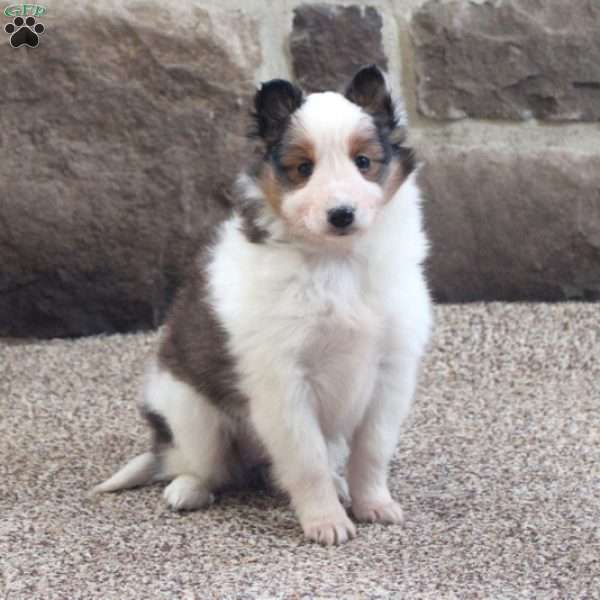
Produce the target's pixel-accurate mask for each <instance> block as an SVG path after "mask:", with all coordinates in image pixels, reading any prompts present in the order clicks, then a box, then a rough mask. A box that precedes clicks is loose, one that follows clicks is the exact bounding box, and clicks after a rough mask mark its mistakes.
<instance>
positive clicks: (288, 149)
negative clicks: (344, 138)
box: [279, 129, 316, 186]
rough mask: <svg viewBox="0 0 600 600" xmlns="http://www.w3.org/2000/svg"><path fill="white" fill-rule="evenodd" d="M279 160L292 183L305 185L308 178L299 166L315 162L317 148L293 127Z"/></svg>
mask: <svg viewBox="0 0 600 600" xmlns="http://www.w3.org/2000/svg"><path fill="white" fill-rule="evenodd" d="M279 162H280V164H281V167H282V168H283V170H284V171H285V174H286V177H287V179H288V181H289V182H290V183H291V184H292V185H294V186H301V185H304V184H305V183H306V181H307V180H308V178H307V177H304V176H303V175H301V173H300V172H299V171H298V167H299V166H300V165H301V164H302V163H305V162H310V163H311V164H312V165H314V164H315V162H316V158H315V149H314V146H313V144H312V142H311V141H310V140H309V139H307V138H306V137H304V136H302V134H301V133H299V132H297V131H294V130H293V129H292V130H291V131H290V134H289V138H288V139H287V140H284V143H283V146H282V151H281V154H280V156H279Z"/></svg>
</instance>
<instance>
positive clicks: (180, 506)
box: [163, 475, 215, 511]
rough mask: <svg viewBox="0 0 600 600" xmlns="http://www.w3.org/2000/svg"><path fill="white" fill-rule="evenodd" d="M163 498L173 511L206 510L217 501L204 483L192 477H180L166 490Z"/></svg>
mask: <svg viewBox="0 0 600 600" xmlns="http://www.w3.org/2000/svg"><path fill="white" fill-rule="evenodd" d="M163 496H164V498H165V500H166V502H167V506H168V507H169V508H170V509H171V510H177V511H180V510H196V509H198V508H205V507H206V506H209V505H210V504H212V503H213V502H214V500H215V497H214V495H213V494H211V493H210V491H209V490H207V489H206V487H205V486H204V485H203V484H202V482H201V481H200V480H199V479H197V478H196V477H193V476H191V475H179V477H176V478H175V479H173V481H171V483H170V484H169V485H168V486H167V487H166V488H165V491H164V493H163Z"/></svg>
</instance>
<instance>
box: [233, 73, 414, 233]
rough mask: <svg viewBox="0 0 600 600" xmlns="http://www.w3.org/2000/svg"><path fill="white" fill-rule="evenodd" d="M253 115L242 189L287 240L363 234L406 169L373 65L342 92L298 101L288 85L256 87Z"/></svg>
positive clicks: (400, 131) (389, 104)
mask: <svg viewBox="0 0 600 600" xmlns="http://www.w3.org/2000/svg"><path fill="white" fill-rule="evenodd" d="M254 116H255V120H256V135H257V137H258V138H259V140H260V142H261V145H262V149H263V154H262V160H261V161H260V164H259V165H258V166H257V167H256V168H255V169H254V171H253V174H252V175H249V176H247V177H246V179H245V181H246V184H247V187H248V188H252V189H253V190H254V192H255V195H259V196H260V201H261V202H263V203H265V206H264V209H265V210H267V211H268V212H269V213H271V214H272V215H273V216H274V218H276V219H277V220H278V221H280V224H282V225H283V227H284V228H285V230H286V232H287V233H288V234H289V235H291V236H292V237H296V238H301V239H303V240H304V241H310V243H313V244H318V243H319V242H333V243H337V244H343V243H348V241H349V240H351V239H352V238H353V237H355V236H356V235H359V234H360V233H361V232H364V231H366V230H368V229H369V227H370V226H371V225H372V223H373V222H374V220H375V218H376V216H377V214H378V212H379V211H380V210H381V208H382V207H383V206H384V205H385V204H386V203H387V202H389V201H390V199H391V198H392V197H393V196H394V194H395V193H396V191H397V190H398V188H399V187H400V186H401V185H402V183H403V182H404V180H405V179H406V177H407V176H408V175H409V174H410V172H411V171H412V170H413V168H414V159H413V155H412V152H411V151H410V149H408V148H406V147H405V146H404V142H405V130H404V128H403V126H402V125H401V123H400V119H399V115H398V111H397V109H396V106H395V104H394V102H393V100H392V97H391V95H390V92H389V90H388V88H387V85H386V81H385V78H384V76H383V74H382V72H381V71H380V70H379V69H378V68H377V67H376V66H369V67H365V68H363V69H361V70H360V71H359V72H358V73H357V74H356V75H355V76H354V78H353V79H352V81H351V82H350V84H349V85H348V87H347V89H346V93H345V94H338V93H335V92H324V93H316V94H311V95H309V96H307V97H304V95H303V94H302V92H301V90H299V89H298V88H297V87H295V86H294V85H292V84H291V83H289V82H288V81H284V80H281V79H275V80H272V81H269V82H267V83H264V84H263V85H262V86H261V88H260V90H259V91H258V92H257V93H256V97H255V115H254ZM256 192H258V193H256ZM261 212H262V211H261Z"/></svg>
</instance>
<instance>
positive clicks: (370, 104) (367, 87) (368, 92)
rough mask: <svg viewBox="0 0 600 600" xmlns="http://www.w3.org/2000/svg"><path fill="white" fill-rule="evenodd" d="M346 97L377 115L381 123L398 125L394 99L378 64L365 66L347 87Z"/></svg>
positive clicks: (392, 125) (392, 126) (391, 126)
mask: <svg viewBox="0 0 600 600" xmlns="http://www.w3.org/2000/svg"><path fill="white" fill-rule="evenodd" d="M346 98H348V100H350V102H354V104H358V106H360V107H361V108H362V109H363V110H364V111H366V112H368V113H369V114H370V115H373V116H374V117H376V119H377V120H378V121H380V122H381V124H386V125H388V126H389V127H390V129H393V128H394V127H395V126H396V113H395V109H394V101H393V100H392V96H391V94H390V91H389V89H388V87H387V83H386V81H385V77H384V75H383V73H382V72H381V70H380V69H379V67H377V65H369V66H368V67H363V68H362V69H360V71H358V73H356V75H354V77H353V79H352V81H351V82H350V84H349V85H348V87H347V88H346Z"/></svg>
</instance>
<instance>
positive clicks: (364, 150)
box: [350, 130, 385, 181]
mask: <svg viewBox="0 0 600 600" xmlns="http://www.w3.org/2000/svg"><path fill="white" fill-rule="evenodd" d="M361 155H363V156H366V157H367V158H368V159H369V160H370V161H371V165H370V167H369V168H368V169H367V170H366V171H361V173H362V175H363V177H364V178H365V179H368V180H369V181H380V180H381V175H382V173H383V170H384V169H385V164H384V160H385V153H384V151H383V148H382V146H381V142H380V141H379V139H378V137H377V132H376V131H374V130H367V131H357V132H355V133H354V134H353V135H352V137H351V138H350V158H351V159H352V160H354V159H355V158H356V157H357V156H361Z"/></svg>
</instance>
